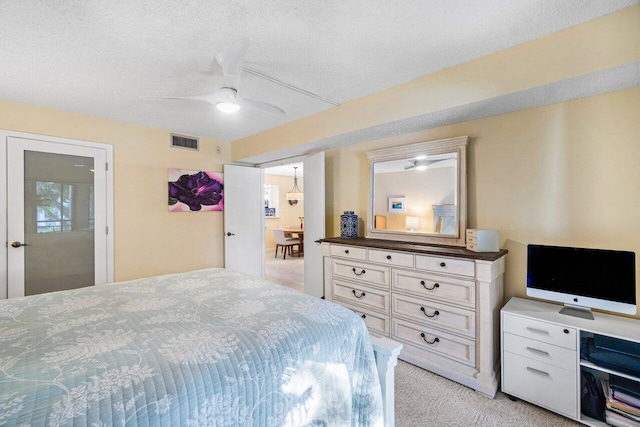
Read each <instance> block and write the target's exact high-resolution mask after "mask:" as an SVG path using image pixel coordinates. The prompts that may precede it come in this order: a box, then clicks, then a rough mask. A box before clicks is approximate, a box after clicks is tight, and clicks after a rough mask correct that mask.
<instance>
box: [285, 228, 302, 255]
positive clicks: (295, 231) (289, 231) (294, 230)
mask: <svg viewBox="0 0 640 427" xmlns="http://www.w3.org/2000/svg"><path fill="white" fill-rule="evenodd" d="M282 231H283V232H284V233H285V234H295V235H297V236H298V240H299V241H300V254H301V255H302V254H304V229H302V228H283V229H282Z"/></svg>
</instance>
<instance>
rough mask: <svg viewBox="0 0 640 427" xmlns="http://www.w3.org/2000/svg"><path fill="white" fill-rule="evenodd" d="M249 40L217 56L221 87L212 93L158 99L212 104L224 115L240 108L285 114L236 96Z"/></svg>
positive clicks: (276, 109)
mask: <svg viewBox="0 0 640 427" xmlns="http://www.w3.org/2000/svg"><path fill="white" fill-rule="evenodd" d="M250 43H251V40H250V39H249V38H248V37H243V38H241V39H240V40H238V41H236V42H235V43H234V44H233V46H231V47H230V48H229V50H227V52H226V53H225V54H224V56H221V55H217V56H216V61H218V63H219V64H220V65H221V66H222V74H223V77H224V80H223V83H222V86H221V87H220V88H218V89H217V90H216V91H214V92H212V93H206V94H203V95H193V96H163V97H159V98H166V99H192V100H195V101H204V102H209V103H211V104H214V105H215V106H216V108H217V109H218V110H220V111H224V112H225V113H233V112H236V111H238V110H239V109H241V108H248V109H252V110H258V111H263V112H266V113H271V114H276V115H280V116H282V115H284V114H285V112H284V110H282V109H281V108H278V107H276V106H275V105H271V104H267V103H266V102H261V101H256V100H253V99H248V98H243V97H241V96H240V95H239V94H238V88H239V86H240V74H241V73H242V65H243V63H244V58H245V55H246V53H247V49H249V44H250Z"/></svg>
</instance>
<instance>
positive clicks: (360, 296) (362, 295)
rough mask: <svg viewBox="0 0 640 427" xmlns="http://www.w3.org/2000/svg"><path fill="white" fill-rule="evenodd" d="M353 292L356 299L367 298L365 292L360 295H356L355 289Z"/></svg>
mask: <svg viewBox="0 0 640 427" xmlns="http://www.w3.org/2000/svg"><path fill="white" fill-rule="evenodd" d="M352 292H353V295H355V297H356V298H362V297H364V296H365V293H364V292H362V293H361V294H360V295H358V294H356V290H355V289H352Z"/></svg>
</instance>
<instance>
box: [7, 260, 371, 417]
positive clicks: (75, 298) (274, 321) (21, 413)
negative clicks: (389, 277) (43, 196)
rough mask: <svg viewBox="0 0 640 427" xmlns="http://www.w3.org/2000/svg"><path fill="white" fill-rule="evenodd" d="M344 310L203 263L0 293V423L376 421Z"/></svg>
mask: <svg viewBox="0 0 640 427" xmlns="http://www.w3.org/2000/svg"><path fill="white" fill-rule="evenodd" d="M382 423H383V408H382V396H381V390H380V383H379V379H378V373H377V370H376V361H375V358H374V354H373V350H372V345H371V339H370V337H369V334H368V333H367V330H366V327H365V325H364V323H363V322H362V320H361V319H360V318H359V317H358V316H357V315H355V314H354V313H353V312H352V311H350V310H348V309H346V308H343V307H341V306H338V305H336V304H332V303H330V302H327V301H324V300H320V299H317V298H314V297H311V296H308V295H305V294H302V293H300V292H297V291H294V290H292V289H289V288H286V287H283V286H280V285H276V284H273V283H270V282H268V281H265V280H260V279H255V278H251V277H249V276H246V275H243V274H240V273H236V272H233V271H229V270H225V269H207V270H200V271H195V272H190V273H184V274H175V275H165V276H157V277H150V278H145V279H139V280H134V281H129V282H120V283H115V284H110V285H103V286H96V287H91V288H83V289H78V290H73V291H64V292H54V293H49V294H42V295H36V296H30V297H24V298H16V299H11V300H4V301H0V425H3V426H4V425H7V426H41V425H42V426H44V425H46V426H65V425H74V426H75V425H89V426H111V425H113V426H121V425H136V426H146V425H151V426H178V425H180V426H201V425H207V426H245V425H246V426H276V425H277V426H280V425H283V426H300V425H340V426H342V425H382Z"/></svg>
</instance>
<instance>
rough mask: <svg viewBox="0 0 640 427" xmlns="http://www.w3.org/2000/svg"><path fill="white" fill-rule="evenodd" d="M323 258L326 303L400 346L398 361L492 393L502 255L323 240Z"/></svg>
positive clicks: (495, 385)
mask: <svg viewBox="0 0 640 427" xmlns="http://www.w3.org/2000/svg"><path fill="white" fill-rule="evenodd" d="M322 253H323V257H324V295H325V298H326V299H328V300H332V301H334V302H336V303H338V304H341V305H344V306H346V307H349V308H350V309H352V310H354V311H355V312H356V313H358V314H359V315H360V316H361V317H362V318H363V319H364V321H365V323H366V325H367V327H368V328H369V331H370V333H371V334H372V335H377V336H384V337H389V338H391V339H393V340H396V341H399V342H401V343H403V344H405V346H404V349H403V350H402V353H401V354H400V356H399V358H400V359H402V360H405V361H407V362H409V363H412V364H414V365H417V366H420V367H422V368H424V369H428V370H430V371H432V372H435V373H437V374H439V375H442V376H444V377H447V378H450V379H452V380H454V381H457V382H459V383H461V384H464V385H466V386H468V387H471V388H473V389H475V390H477V391H480V392H482V393H484V394H487V395H489V396H492V397H493V396H494V395H495V393H496V390H497V388H498V378H499V372H500V366H499V343H500V339H499V312H500V308H501V307H502V303H503V301H502V299H503V274H504V266H505V255H506V253H507V251H506V250H502V251H500V252H491V253H477V252H472V251H469V250H467V249H464V248H460V247H453V246H439V245H427V244H419V243H406V242H398V241H389V240H378V239H367V238H357V239H343V238H329V239H322Z"/></svg>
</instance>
